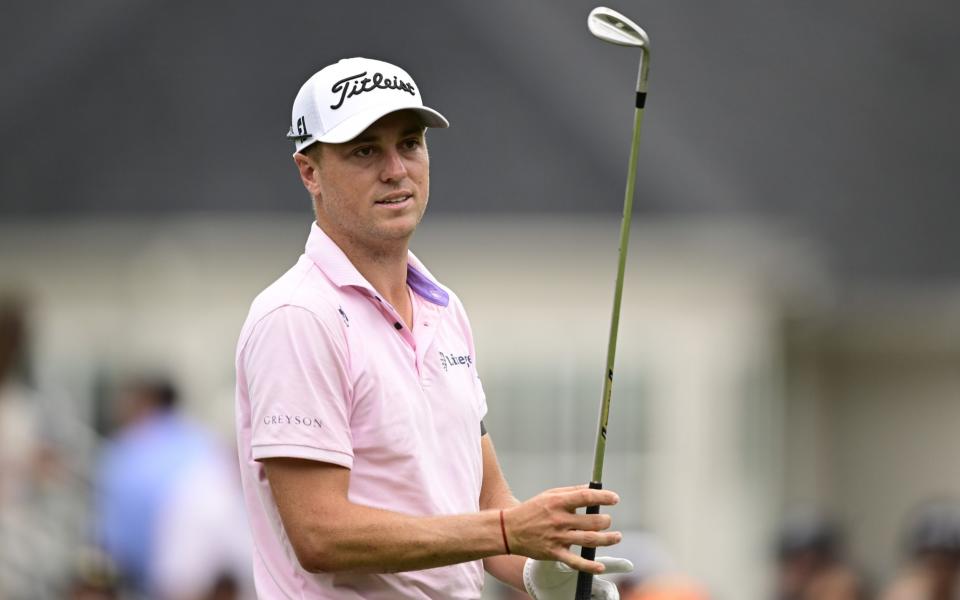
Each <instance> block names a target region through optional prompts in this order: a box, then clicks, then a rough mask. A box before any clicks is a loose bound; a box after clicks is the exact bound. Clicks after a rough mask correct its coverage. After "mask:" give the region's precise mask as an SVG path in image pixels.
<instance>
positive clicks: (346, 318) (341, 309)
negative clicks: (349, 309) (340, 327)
mask: <svg viewBox="0 0 960 600" xmlns="http://www.w3.org/2000/svg"><path fill="white" fill-rule="evenodd" d="M337 312H339V313H340V316H341V317H343V322H344V323H346V325H347V327H350V317H348V316H347V313H345V312H343V307H342V306H338V307H337Z"/></svg>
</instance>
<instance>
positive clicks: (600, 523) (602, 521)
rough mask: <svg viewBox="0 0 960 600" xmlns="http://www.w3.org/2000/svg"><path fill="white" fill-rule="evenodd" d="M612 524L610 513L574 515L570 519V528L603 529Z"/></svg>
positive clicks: (584, 529)
mask: <svg viewBox="0 0 960 600" xmlns="http://www.w3.org/2000/svg"><path fill="white" fill-rule="evenodd" d="M612 524H613V519H612V518H611V517H610V515H575V516H574V517H572V519H571V527H570V529H582V530H583V531H603V530H604V529H608V528H609V527H610V525H612Z"/></svg>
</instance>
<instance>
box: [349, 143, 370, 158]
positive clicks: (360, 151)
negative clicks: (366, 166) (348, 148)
mask: <svg viewBox="0 0 960 600" xmlns="http://www.w3.org/2000/svg"><path fill="white" fill-rule="evenodd" d="M353 154H354V156H359V157H360V158H367V157H368V156H371V155H373V148H371V147H370V146H361V147H360V148H357V149H356V150H354V151H353Z"/></svg>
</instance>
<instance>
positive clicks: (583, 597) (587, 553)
mask: <svg viewBox="0 0 960 600" xmlns="http://www.w3.org/2000/svg"><path fill="white" fill-rule="evenodd" d="M590 489H592V490H599V489H603V484H602V483H600V482H599V481H591V482H590ZM587 514H588V515H598V514H600V506H599V505H598V506H588V507H587ZM580 556H581V557H582V558H585V559H586V560H593V559H594V558H596V556H597V549H596V548H589V547H587V546H583V547H582V548H580ZM592 592H593V573H585V572H583V571H580V572H579V573H577V595H576V598H575V600H590V594H591V593H592Z"/></svg>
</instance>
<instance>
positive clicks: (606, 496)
mask: <svg viewBox="0 0 960 600" xmlns="http://www.w3.org/2000/svg"><path fill="white" fill-rule="evenodd" d="M617 502H620V496H618V495H617V494H616V493H615V492H612V491H610V490H591V489H588V488H584V489H579V490H575V491H571V492H569V493H567V494H566V495H565V498H564V506H566V508H567V509H568V510H573V509H577V508H580V507H583V506H597V505H599V506H612V505H614V504H616V503H617Z"/></svg>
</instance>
